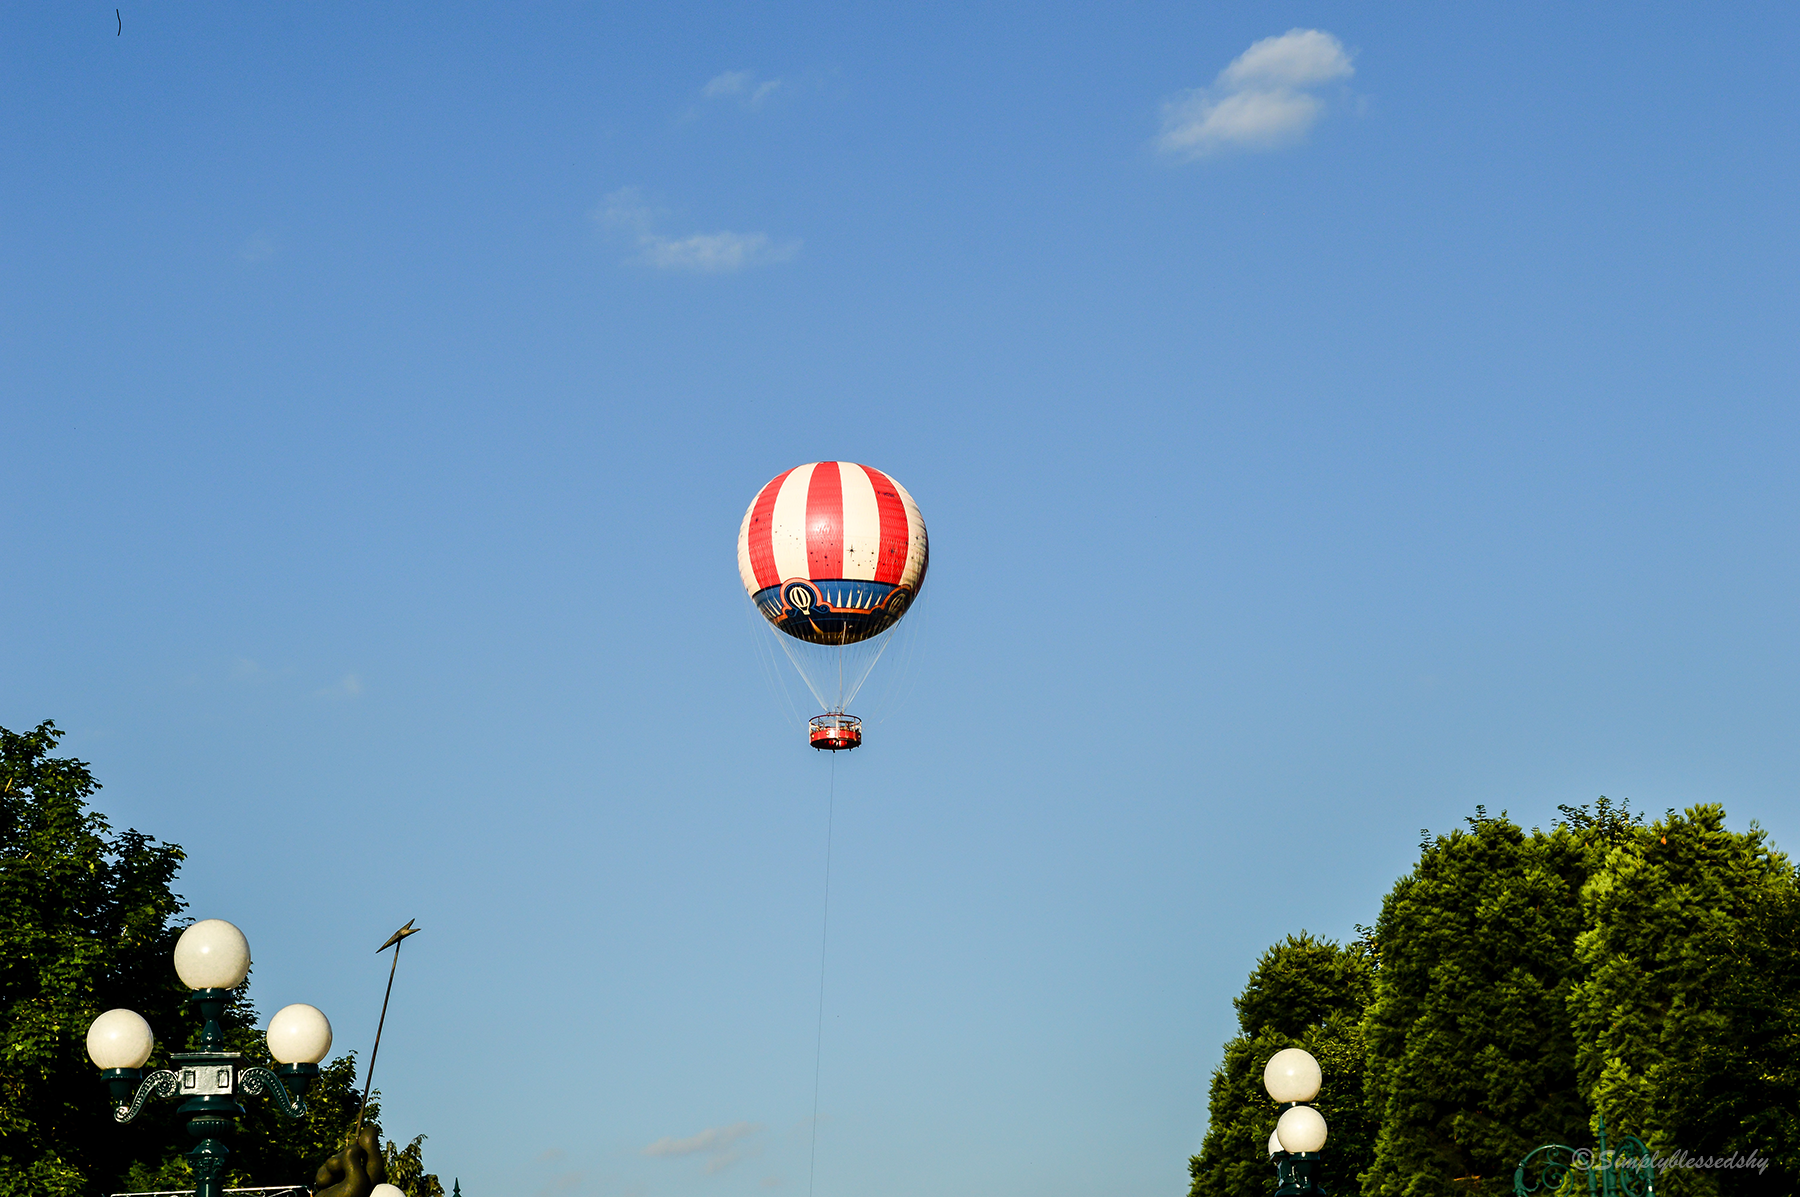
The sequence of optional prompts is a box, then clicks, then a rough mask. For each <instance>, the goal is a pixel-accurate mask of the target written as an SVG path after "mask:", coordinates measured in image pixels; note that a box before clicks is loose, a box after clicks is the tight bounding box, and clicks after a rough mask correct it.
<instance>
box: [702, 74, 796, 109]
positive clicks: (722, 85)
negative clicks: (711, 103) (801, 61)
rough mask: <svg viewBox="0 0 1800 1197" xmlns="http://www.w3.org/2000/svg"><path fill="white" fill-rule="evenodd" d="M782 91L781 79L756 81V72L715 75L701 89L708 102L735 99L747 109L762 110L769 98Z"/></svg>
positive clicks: (703, 97)
mask: <svg viewBox="0 0 1800 1197" xmlns="http://www.w3.org/2000/svg"><path fill="white" fill-rule="evenodd" d="M780 89H781V80H780V79H764V80H763V81H762V82H761V83H758V82H757V81H756V73H755V72H754V71H726V72H725V73H724V74H721V75H714V76H713V77H712V78H711V79H708V80H707V81H706V86H705V87H703V88H701V89H700V96H701V98H702V99H706V100H722V99H734V100H736V101H737V102H738V103H739V104H741V105H742V106H743V107H745V108H753V109H754V108H761V107H762V106H763V103H764V102H765V101H767V100H768V98H769V97H770V96H772V95H774V94H775V93H776V92H777V91H779V90H780Z"/></svg>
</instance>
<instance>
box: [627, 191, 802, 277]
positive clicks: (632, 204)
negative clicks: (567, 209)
mask: <svg viewBox="0 0 1800 1197" xmlns="http://www.w3.org/2000/svg"><path fill="white" fill-rule="evenodd" d="M663 216H664V213H662V212H660V211H658V210H657V209H655V208H652V207H650V206H649V205H647V204H646V203H644V200H643V196H642V194H641V193H640V192H639V191H638V189H637V188H635V187H623V188H620V189H619V190H618V191H615V192H613V193H612V194H611V195H609V196H607V197H606V198H605V199H604V200H603V201H601V204H600V207H599V208H597V209H596V210H595V212H594V218H595V219H596V220H598V221H599V222H600V223H601V224H602V225H604V226H606V227H607V228H610V229H613V230H615V231H617V232H620V233H623V234H625V235H626V236H628V237H630V239H631V240H632V242H633V243H634V244H635V245H636V246H637V249H638V252H637V260H638V261H641V262H644V263H646V264H647V265H650V266H655V267H656V268H658V269H659V270H684V271H687V272H689V273H693V274H725V273H729V272H731V271H734V270H743V269H745V268H746V267H750V266H769V265H773V264H775V263H777V262H786V261H790V260H791V259H792V258H793V257H794V255H796V254H798V253H799V252H800V242H799V241H797V240H793V241H780V242H778V241H775V240H774V239H773V238H771V237H770V236H769V235H768V234H767V233H734V232H730V231H727V230H721V231H719V232H716V233H689V234H688V235H687V236H685V237H671V236H669V235H668V234H666V233H659V232H657V231H656V225H657V224H658V223H660V221H661V218H662V217H663Z"/></svg>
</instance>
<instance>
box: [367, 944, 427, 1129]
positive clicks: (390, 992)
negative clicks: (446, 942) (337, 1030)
mask: <svg viewBox="0 0 1800 1197" xmlns="http://www.w3.org/2000/svg"><path fill="white" fill-rule="evenodd" d="M417 921H418V920H417V919H407V920H406V926H404V927H402V928H400V929H399V930H398V931H396V932H394V933H393V934H392V935H390V936H388V938H387V942H386V943H384V944H382V945H381V946H380V947H378V948H376V949H375V954H376V955H377V956H379V955H380V954H381V953H383V952H385V951H387V950H388V948H390V947H391V948H393V949H394V962H393V964H391V965H389V966H388V983H387V992H386V993H383V994H382V995H381V1018H380V1019H378V1020H377V1021H376V1023H375V1046H374V1047H372V1048H370V1049H369V1067H368V1071H367V1072H366V1073H365V1074H364V1076H363V1095H362V1105H361V1106H359V1107H357V1111H356V1129H354V1130H352V1131H351V1132H350V1142H352V1143H354V1142H356V1140H357V1137H358V1136H360V1135H361V1134H362V1124H363V1115H364V1114H366V1113H368V1110H369V1090H370V1089H371V1088H372V1087H373V1086H374V1084H375V1057H376V1056H377V1055H379V1054H380V1052H381V1029H382V1028H383V1027H385V1026H386V1025H387V1011H388V999H389V998H391V997H393V996H394V974H395V973H396V972H398V971H399V969H400V944H401V942H402V941H403V940H405V939H406V937H407V936H408V935H417V934H418V933H419V932H420V931H422V930H424V928H423V927H415V926H413V924H414V923H415V922H417Z"/></svg>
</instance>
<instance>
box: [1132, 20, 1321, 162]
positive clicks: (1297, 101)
mask: <svg viewBox="0 0 1800 1197" xmlns="http://www.w3.org/2000/svg"><path fill="white" fill-rule="evenodd" d="M1355 70H1356V69H1355V68H1354V67H1353V66H1351V65H1350V55H1349V54H1348V53H1347V52H1346V51H1345V50H1344V43H1342V42H1340V41H1339V40H1338V39H1337V38H1335V37H1333V36H1332V35H1331V34H1329V33H1326V32H1325V31H1324V30H1322V29H1290V30H1288V31H1287V32H1286V33H1284V34H1282V35H1281V36H1280V37H1265V38H1264V39H1262V40H1261V41H1259V42H1256V43H1254V44H1252V45H1251V47H1250V48H1249V49H1248V50H1245V51H1244V52H1243V53H1242V54H1240V55H1238V56H1237V58H1236V59H1234V60H1233V61H1232V63H1231V65H1230V66H1227V67H1226V68H1225V69H1224V70H1222V71H1220V72H1219V76H1218V78H1217V79H1215V80H1214V81H1213V85H1212V86H1211V87H1205V88H1197V89H1195V90H1193V91H1190V92H1187V93H1185V94H1183V95H1181V96H1179V97H1177V98H1176V99H1173V100H1170V101H1169V102H1168V103H1166V104H1164V105H1163V129H1162V133H1161V135H1160V136H1159V137H1157V139H1156V144H1157V148H1159V149H1161V150H1162V151H1163V152H1165V153H1169V154H1174V155H1177V156H1179V157H1183V158H1202V157H1205V156H1206V155H1208V154H1212V153H1215V152H1217V151H1219V150H1222V149H1230V148H1236V149H1252V150H1267V149H1274V148H1276V147H1278V146H1283V145H1288V144H1291V143H1293V142H1295V141H1298V140H1300V139H1301V138H1302V137H1304V136H1305V135H1306V132H1307V130H1308V129H1311V128H1312V126H1313V124H1314V123H1315V122H1317V121H1318V119H1319V117H1320V116H1321V115H1322V114H1323V113H1324V111H1325V102H1324V101H1323V100H1321V99H1320V98H1319V97H1318V96H1316V95H1314V94H1313V93H1312V92H1311V91H1310V90H1307V89H1309V88H1317V87H1319V86H1321V85H1322V84H1326V83H1331V82H1334V81H1336V80H1339V79H1348V78H1349V77H1350V76H1351V75H1353V74H1355Z"/></svg>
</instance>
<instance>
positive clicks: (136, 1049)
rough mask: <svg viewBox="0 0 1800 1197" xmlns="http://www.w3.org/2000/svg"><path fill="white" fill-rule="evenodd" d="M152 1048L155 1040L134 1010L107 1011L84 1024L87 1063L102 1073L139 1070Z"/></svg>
mask: <svg viewBox="0 0 1800 1197" xmlns="http://www.w3.org/2000/svg"><path fill="white" fill-rule="evenodd" d="M155 1048H156V1036H155V1035H154V1034H153V1033H152V1032H151V1030H150V1024H149V1023H147V1022H145V1021H144V1016H143V1015H141V1014H139V1013H138V1012H137V1011H136V1010H108V1011H107V1012H106V1013H105V1014H102V1015H101V1016H100V1017H99V1018H96V1019H95V1020H94V1021H93V1022H91V1023H89V1024H88V1033H87V1053H88V1059H90V1060H92V1061H93V1062H94V1067H95V1068H99V1069H101V1070H103V1071H107V1072H110V1071H112V1070H113V1069H115V1068H130V1069H134V1070H135V1069H139V1068H142V1067H143V1066H144V1064H145V1062H146V1061H148V1060H149V1059H150V1053H151V1052H152V1051H153V1050H155Z"/></svg>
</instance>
